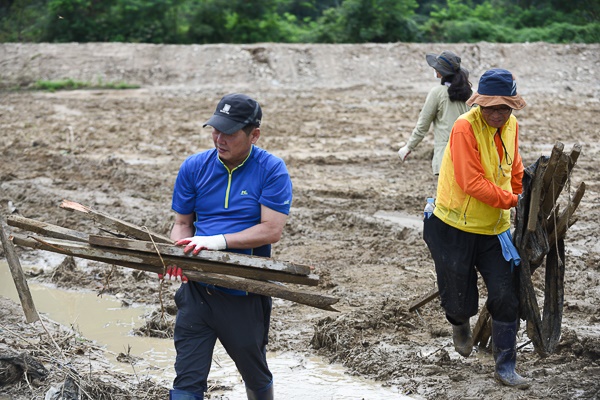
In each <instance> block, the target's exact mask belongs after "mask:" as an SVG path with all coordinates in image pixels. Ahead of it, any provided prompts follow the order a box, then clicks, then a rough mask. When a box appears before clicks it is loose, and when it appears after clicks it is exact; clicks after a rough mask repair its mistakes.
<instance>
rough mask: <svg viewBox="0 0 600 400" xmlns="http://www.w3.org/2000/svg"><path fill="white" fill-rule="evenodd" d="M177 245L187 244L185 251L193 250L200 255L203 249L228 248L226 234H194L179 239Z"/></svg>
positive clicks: (193, 252)
mask: <svg viewBox="0 0 600 400" xmlns="http://www.w3.org/2000/svg"><path fill="white" fill-rule="evenodd" d="M175 245H177V246H185V249H183V252H184V253H189V252H190V251H192V250H193V251H192V254H193V255H198V253H200V251H201V250H225V249H226V248H227V241H225V236H224V235H214V236H193V237H189V238H185V239H181V240H178V241H177V242H176V243H175Z"/></svg>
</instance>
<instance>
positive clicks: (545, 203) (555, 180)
mask: <svg viewBox="0 0 600 400" xmlns="http://www.w3.org/2000/svg"><path fill="white" fill-rule="evenodd" d="M568 164H569V156H568V155H567V154H564V153H563V154H561V155H560V158H559V159H558V163H557V164H556V168H555V169H554V174H553V175H552V180H551V181H550V183H549V184H548V186H546V193H545V195H544V199H543V200H542V206H541V208H540V210H541V213H542V217H543V218H548V215H550V213H551V212H552V209H553V208H554V206H555V205H556V200H557V199H558V196H559V195H560V192H562V190H563V187H564V186H565V182H566V181H567V177H568V170H567V169H568Z"/></svg>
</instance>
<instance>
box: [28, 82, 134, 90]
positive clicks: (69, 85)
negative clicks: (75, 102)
mask: <svg viewBox="0 0 600 400" xmlns="http://www.w3.org/2000/svg"><path fill="white" fill-rule="evenodd" d="M139 87H140V86H139V85H132V84H128V83H125V82H112V83H102V82H98V83H97V84H93V83H89V82H80V81H75V80H73V79H62V80H56V81H44V80H40V81H36V82H35V83H34V84H33V87H32V89H34V90H46V91H49V92H55V91H57V90H77V89H137V88H139Z"/></svg>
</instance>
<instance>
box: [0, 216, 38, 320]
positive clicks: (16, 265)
mask: <svg viewBox="0 0 600 400" xmlns="http://www.w3.org/2000/svg"><path fill="white" fill-rule="evenodd" d="M0 239H1V240H2V247H3V248H4V254H5V255H6V261H7V262H8V267H9V268H10V273H11V274H12V277H13V280H14V281H15V286H16V288H17V293H18V294H19V299H20V300H21V306H22V307H23V311H24V312H25V318H26V319H27V322H28V323H32V322H35V321H37V320H38V319H40V317H39V315H38V313H37V310H36V309H35V304H34V303H33V298H32V297H31V292H30V291H29V286H28V285H27V280H26V279H25V274H24V273H23V269H22V268H21V263H20V262H19V257H18V256H17V253H16V251H15V248H14V246H13V244H12V242H11V241H10V240H9V238H8V237H7V236H6V233H5V229H4V220H0Z"/></svg>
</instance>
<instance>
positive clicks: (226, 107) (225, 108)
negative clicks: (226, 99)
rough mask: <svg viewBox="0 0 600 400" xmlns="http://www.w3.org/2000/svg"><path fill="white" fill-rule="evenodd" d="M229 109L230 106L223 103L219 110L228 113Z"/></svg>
mask: <svg viewBox="0 0 600 400" xmlns="http://www.w3.org/2000/svg"><path fill="white" fill-rule="evenodd" d="M229 110H231V106H230V105H229V104H225V105H224V106H223V108H222V109H221V112H222V113H224V114H229Z"/></svg>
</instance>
